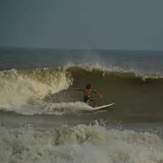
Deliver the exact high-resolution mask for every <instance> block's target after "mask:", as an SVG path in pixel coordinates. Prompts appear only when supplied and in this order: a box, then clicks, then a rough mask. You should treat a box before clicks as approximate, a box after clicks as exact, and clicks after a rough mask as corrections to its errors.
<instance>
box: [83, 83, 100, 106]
mask: <svg viewBox="0 0 163 163" xmlns="http://www.w3.org/2000/svg"><path fill="white" fill-rule="evenodd" d="M97 95H99V96H100V97H102V95H101V94H100V93H99V92H97V91H96V90H94V89H92V85H91V84H87V85H86V86H85V89H84V92H83V101H84V102H85V103H87V104H89V105H91V106H95V99H96V96H97Z"/></svg>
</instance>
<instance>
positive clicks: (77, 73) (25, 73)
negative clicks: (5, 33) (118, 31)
mask: <svg viewBox="0 0 163 163" xmlns="http://www.w3.org/2000/svg"><path fill="white" fill-rule="evenodd" d="M162 61H163V56H162V52H149V51H147V52H145V51H141V52H140V51H139V52H135V51H107V50H53V49H4V48H3V49H0V159H1V162H4V163H29V162H30V163H33V162H36V163H37V162H39V163H40V162H42V163H43V162H49V163H87V162H89V163H91V162H94V163H101V162H102V163H123V162H124V163H146V162H148V163H162V162H163V132H162V131H163V116H162V115H163V110H162V106H163V101H162V92H163V69H162V67H163V62H162ZM87 83H91V84H92V85H93V88H95V89H97V90H98V91H99V92H100V93H102V95H103V96H102V98H100V97H96V101H95V105H96V106H99V105H104V104H108V103H111V102H115V103H116V105H115V106H113V107H112V108H110V109H108V110H105V111H101V112H90V110H91V109H92V107H91V106H89V105H88V104H86V103H84V102H83V91H81V90H82V89H84V87H85V85H86V84H87Z"/></svg>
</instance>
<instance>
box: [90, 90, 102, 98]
mask: <svg viewBox="0 0 163 163" xmlns="http://www.w3.org/2000/svg"><path fill="white" fill-rule="evenodd" d="M92 92H93V93H95V94H96V95H98V96H99V97H100V98H102V97H103V95H102V93H101V92H99V91H97V90H96V89H93V91H92Z"/></svg>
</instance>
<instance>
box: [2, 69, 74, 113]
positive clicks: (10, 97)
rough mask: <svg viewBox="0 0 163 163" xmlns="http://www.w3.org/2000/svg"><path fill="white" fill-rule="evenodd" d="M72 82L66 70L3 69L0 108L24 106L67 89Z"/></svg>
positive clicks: (7, 108)
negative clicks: (23, 70)
mask: <svg viewBox="0 0 163 163" xmlns="http://www.w3.org/2000/svg"><path fill="white" fill-rule="evenodd" d="M71 83H72V80H71V78H70V77H69V76H67V74H66V72H65V71H59V70H58V71H52V72H51V71H49V70H34V71H31V72H28V71H26V72H18V71H16V70H9V71H1V72H0V88H1V91H0V108H1V109H5V110H12V108H22V107H21V106H23V105H26V104H28V103H32V101H38V100H40V99H42V98H44V97H45V96H47V95H48V94H49V93H50V94H54V93H56V92H59V91H61V90H63V89H67V88H68V87H69V86H70V85H71Z"/></svg>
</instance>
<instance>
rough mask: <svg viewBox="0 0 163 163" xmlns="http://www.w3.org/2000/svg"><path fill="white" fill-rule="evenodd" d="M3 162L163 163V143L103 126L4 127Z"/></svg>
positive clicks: (152, 136)
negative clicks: (45, 129) (46, 129)
mask: <svg viewBox="0 0 163 163" xmlns="http://www.w3.org/2000/svg"><path fill="white" fill-rule="evenodd" d="M0 144H1V145H0V159H1V161H2V162H17V163H19V162H24V163H28V162H30V163H40V162H55V163H65V162H66V163H74V162H78V163H95V162H96V163H99V162H102V163H113V162H116V163H131V162H133V163H137V162H139V163H144V162H148V163H161V162H163V155H162V153H163V139H162V138H161V137H160V136H158V135H156V134H154V133H150V132H136V131H133V130H118V129H107V128H105V127H101V126H99V125H95V126H91V125H90V126H86V125H78V126H75V127H63V128H58V129H55V130H52V131H50V130H48V131H43V132H42V131H36V130H34V129H33V128H21V129H10V130H7V129H5V128H2V127H0Z"/></svg>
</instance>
